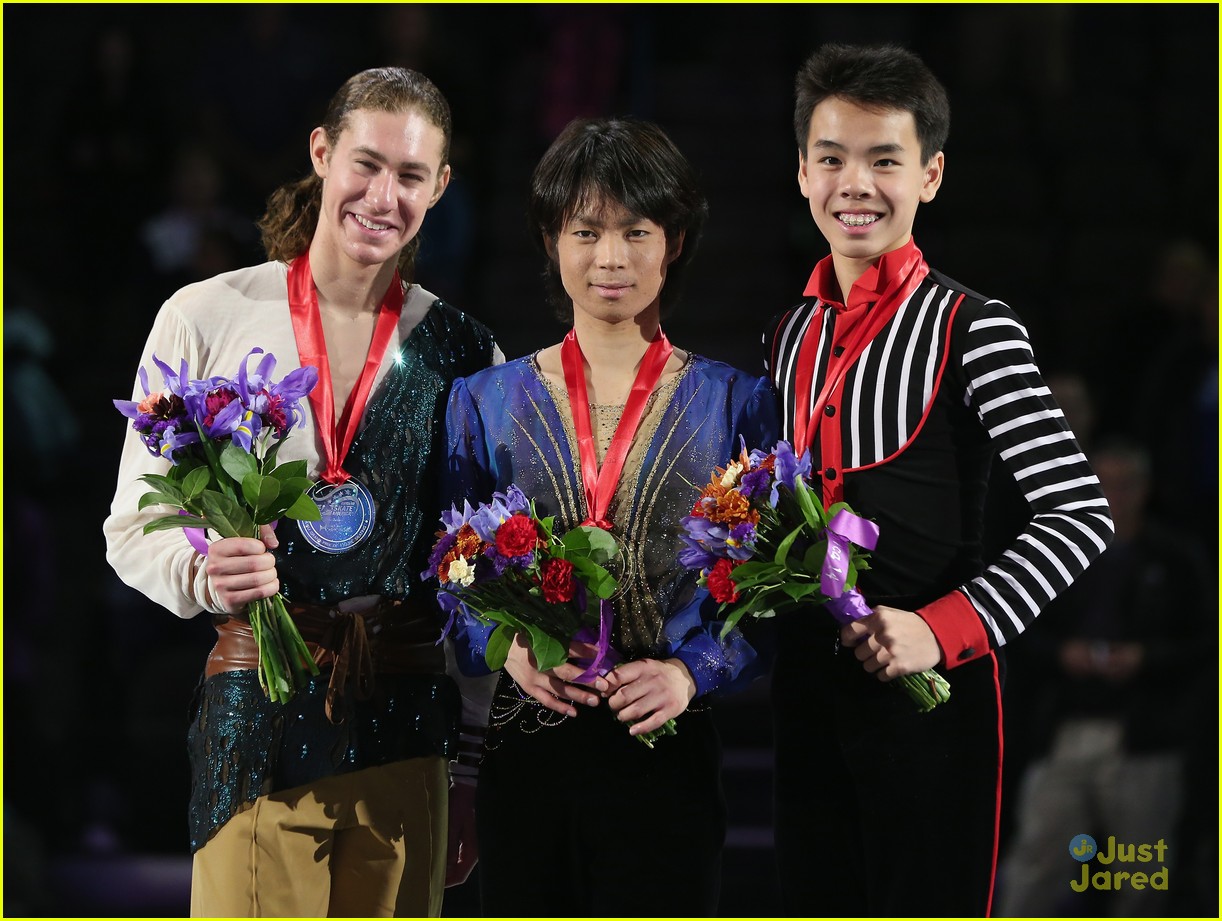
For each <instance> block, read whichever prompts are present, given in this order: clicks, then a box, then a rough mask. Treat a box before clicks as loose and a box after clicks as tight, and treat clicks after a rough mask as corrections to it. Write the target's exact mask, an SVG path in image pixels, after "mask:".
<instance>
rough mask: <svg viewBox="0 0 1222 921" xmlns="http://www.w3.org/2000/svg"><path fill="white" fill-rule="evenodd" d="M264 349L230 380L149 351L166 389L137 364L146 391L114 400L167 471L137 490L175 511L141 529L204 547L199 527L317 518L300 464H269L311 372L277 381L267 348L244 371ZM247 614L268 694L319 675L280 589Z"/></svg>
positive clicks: (283, 692)
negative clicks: (192, 374)
mask: <svg viewBox="0 0 1222 921" xmlns="http://www.w3.org/2000/svg"><path fill="white" fill-rule="evenodd" d="M262 352H263V350H262V349H253V350H252V351H251V352H250V354H248V355H247V356H246V358H245V359H244V360H243V361H242V365H241V367H239V368H238V373H237V376H236V377H234V378H225V377H211V378H208V379H206V380H192V379H190V378H189V377H188V373H187V362H186V360H185V359H184V360H183V361H182V362H181V364H180V366H179V370H178V372H177V373H175V371H174V369H172V368H171V367H170V366H169V365H167V364H165V363H164V362H162V361H160V360H158V358H157V357H156V356H155V355H154V356H153V364H155V365H156V366H157V368H158V370H160V371H161V374H162V377H163V378H164V380H165V389H164V390H158V391H150V390H149V382H148V372H147V371H146V370H145V369H144V368H141V369H140V384H141V386H142V387H143V388H144V392H145V394H146V396H145V398H144V399H143V400H141V401H139V402H136V401H132V400H115V401H114V404H115V407H116V408H117V409H118V410H119V412H121V413H122V414H123V415H125V416H127V417H128V418H129V419H131V420H132V428H133V429H135V430H136V432H137V433H139V435H140V440H141V441H143V442H144V444H145V446H146V447H147V448H148V450H149V453H150V454H152V455H153V456H155V457H162V458H165V459H166V460H168V461H169V462H170V464H171V467H170V469H169V471H168V473H167V475H164V476H162V475H160V474H152V473H149V474H145V475H144V476H142V477H140V479H141V480H143V481H144V482H146V483H148V484H149V485H150V486H151V487H152V491H151V492H148V493H145V494H144V495H143V496H141V497H140V503H139V507H140V508H141V509H145V508H148V507H149V506H150V505H165V506H169V507H170V508H173V509H177V510H178V511H177V513H176V514H173V515H165V516H162V517H160V518H155V519H154V520H152V521H150V522H149V523H148V524H146V525H145V526H144V533H145V534H149V533H151V532H153V531H161V530H166V529H169V528H184V529H187V530H186V536H187V539H188V540H189V541H190V542H191V545H192V546H193V547H195V549H196V550H198V551H199V552H200V553H202V554H207V552H208V547H207V544H206V543H205V542H204V540H203V533H202V532H203V531H212V532H214V533H215V534H216V535H217V536H218V537H222V538H225V537H254V538H257V537H258V536H259V529H260V527H261V526H262V525H265V524H271V523H272V522H275V521H277V520H278V519H280V518H282V517H288V518H295V519H299V520H311V521H317V520H318V518H319V511H318V506H317V505H316V504H315V502H314V500H313V499H311V498H310V496H309V495H308V494H307V490H308V489H309V488H310V486H311V482H310V480H309V478H308V477H307V476H306V472H307V468H306V462H305V461H292V462H290V463H287V464H280V465H277V464H276V462H275V458H276V454H277V452H278V451H279V449H280V446H281V445H282V444H283V443H284V439H285V437H287V435H288V433H289V431H290V430H291V429H292V428H294V427H295V426H297V425H300V424H301V422H302V421H303V419H304V410H303V409H302V407H301V399H302V397H304V396H305V395H306V394H307V393H309V392H310V390H311V389H313V387H314V385H315V383H316V382H317V380H318V371H317V370H316V369H315V368H313V367H304V368H298V369H296V370H294V371H291V372H290V373H289V374H287V375H286V376H285V377H284V379H283V380H282V381H280V382H279V383H275V382H273V381H272V380H271V373H272V371H273V370H274V369H275V367H276V359H275V356H273V355H265V356H264V357H263V359H262V360H261V361H260V362H259V365H258V367H257V368H256V369H255V371H254V372H253V373H251V372H250V371H249V370H248V365H249V362H250V358H251V356H253V355H256V354H262ZM246 613H247V615H248V616H249V619H250V626H251V630H252V631H253V633H254V635H255V639H256V641H257V642H258V645H259V683H260V684H261V685H262V686H263V689H264V691H265V692H266V693H267V696H268V697H269V698H270V699H271V700H273V701H278V702H279V701H286V700H288V699H289V698H291V697H292V696H293V694H294V693H295V692H296V689H297V686H298V685H299V684H300V683H301V682H302V681H303V680H305V678H306V677H307V676H308V675H310V674H314V675H316V674H318V666H317V665H315V664H314V660H313V658H312V657H311V656H310V653H309V650H308V649H307V647H306V645H305V642H304V641H303V640H302V638H301V634H300V632H298V630H297V625H296V624H294V623H293V620H292V618H291V617H290V616H289V614H288V611H287V610H285V606H284V599H283V597H282V596H281V595H280V594H279V593H277V594H275V595H274V596H272V597H271V598H267V599H261V600H259V601H253V602H251V603H250V604H249V605H248V606H247V609H246Z"/></svg>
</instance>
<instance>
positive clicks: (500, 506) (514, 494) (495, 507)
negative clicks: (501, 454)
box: [470, 483, 530, 544]
mask: <svg viewBox="0 0 1222 921" xmlns="http://www.w3.org/2000/svg"><path fill="white" fill-rule="evenodd" d="M516 514H522V515H529V514H530V500H529V499H527V498H526V494H525V493H524V492H522V490H520V489H519V488H518V487H517V486H514V485H513V484H512V483H511V484H510V485H509V488H508V489H506V490H505V491H504V492H494V493H493V494H492V501H491V502H487V503H485V504H483V505H481V506H480V507H479V509H478V510H476V512H475V514H474V515H472V516H471V518H470V521H471V527H473V528H475V533H476V534H478V535H479V536H480V539H481V540H483V541H486V542H487V543H489V544H493V543H496V529H497V528H499V527H500V526H501V525H502V524H503V523H504V522H505V521H507V520H508V519H509V518H510V517H512V516H513V515H516Z"/></svg>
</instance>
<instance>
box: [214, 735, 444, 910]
mask: <svg viewBox="0 0 1222 921" xmlns="http://www.w3.org/2000/svg"><path fill="white" fill-rule="evenodd" d="M448 797H449V792H448V781H447V765H446V762H445V760H444V759H443V758H441V757H439V756H430V757H425V758H413V759H411V760H408V761H400V762H397V763H395V764H388V765H383V766H380V767H372V768H365V769H364V770H361V771H354V772H352V773H351V774H339V775H336V776H334V777H327V778H324V779H322V780H320V781H318V782H316V783H312V784H306V785H304V786H300V787H294V788H293V789H291V790H284V791H282V792H278V793H273V794H271V795H269V796H261V797H259V799H257V800H255V802H253V803H250V804H249V805H248V806H247V807H246V808H244V809H243V810H242V811H240V812H239V813H238V814H237V815H235V816H234V817H233V818H231V819H230V820H229V821H228V822H226V823H225V824H224V825H223V826H222V827H221V828H220V829H219V830H218V831H217V833H216V834H215V835H214V836H213V837H212V839H211V840H210V841H209V842H208V843H207V844H206V845H205V846H204V847H202V848H201V849H200V850H199V851H197V852H196V853H195V859H194V863H193V867H192V876H191V916H192V917H197V918H198V917H226V918H236V917H241V918H287V917H295V918H323V917H364V918H388V917H426V916H427V917H437V916H438V915H440V913H441V899H442V894H443V893H444V891H445V888H444V887H445V869H446V834H447V807H448Z"/></svg>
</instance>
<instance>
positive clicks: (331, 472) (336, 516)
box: [288, 251, 403, 553]
mask: <svg viewBox="0 0 1222 921" xmlns="http://www.w3.org/2000/svg"><path fill="white" fill-rule="evenodd" d="M288 294H289V315H290V317H291V318H292V322H293V334H294V336H295V337H296V339H297V353H298V355H299V356H300V359H301V364H302V365H313V366H314V367H316V368H317V369H318V385H317V386H316V387H315V388H314V389H313V390H312V391H310V395H309V399H310V407H311V408H312V409H313V410H314V424H315V426H316V427H317V429H318V434H319V437H320V438H321V440H322V445H323V470H322V473H321V474H320V475H319V482H318V483H316V484H315V485H314V486H313V487H311V489H310V493H309V494H310V496H311V498H313V499H314V501H315V502H317V503H318V508H319V511H320V512H321V513H322V518H321V519H320V520H319V521H300V522H298V525H299V528H300V530H301V535H302V536H303V537H304V538H305V539H306V541H307V542H308V543H309V544H310V546H312V547H315V548H316V549H318V550H322V551H323V552H325V553H344V552H345V551H347V550H351V549H352V548H353V547H355V546H357V545H358V544H360V543H361V542H362V541H363V540H365V539H366V538H367V537H368V536H369V534H370V532H371V531H372V530H373V522H374V515H375V513H376V506H375V504H374V501H373V495H372V494H371V493H370V492H369V488H368V487H367V486H365V484H364V483H362V482H360V481H359V480H358V479H356V478H355V477H353V476H352V475H351V474H350V473H348V471H346V470H345V469H344V466H343V462H344V458H345V457H346V456H347V454H348V449H349V448H351V447H352V441H353V439H354V438H355V437H356V432H357V429H358V428H359V427H360V424H361V416H362V415H363V414H364V412H365V405H366V403H367V402H368V401H369V393H370V391H371V390H372V389H373V381H374V378H375V377H376V376H377V373H378V369H379V368H380V367H381V365H382V359H383V358H385V356H386V350H387V349H388V348H389V347H390V342H391V339H392V338H393V337H394V334H395V330H396V329H398V326H399V315H400V313H401V312H402V310H403V284H402V282H401V281H400V279H399V273H398V272H397V271H396V272H395V275H394V278H392V279H391V282H390V287H389V288H387V289H386V294H385V295H384V296H383V298H382V304H381V306H380V307H379V308H378V318H377V322H376V324H375V326H374V331H373V340H372V341H371V342H370V343H369V354H368V356H367V357H366V358H365V366H364V367H363V368H362V369H361V376H360V377H359V378H357V382H356V385H355V386H354V387H353V388H352V393H351V394H350V395H349V396H348V401H347V402H346V403H345V404H344V410H343V413H342V414H341V415H340V417H339V419H338V420H337V419H336V418H335V391H334V387H333V384H332V381H331V362H330V360H329V359H328V357H327V345H326V340H325V338H324V336H323V328H322V314H321V313H320V312H319V309H318V291H317V289H316V288H315V287H314V277H313V275H312V274H311V273H310V254H309V252H308V251H307V252H304V253H302V254H301V255H300V256H298V257H297V258H296V259H294V260H293V263H292V265H290V266H289V277H288Z"/></svg>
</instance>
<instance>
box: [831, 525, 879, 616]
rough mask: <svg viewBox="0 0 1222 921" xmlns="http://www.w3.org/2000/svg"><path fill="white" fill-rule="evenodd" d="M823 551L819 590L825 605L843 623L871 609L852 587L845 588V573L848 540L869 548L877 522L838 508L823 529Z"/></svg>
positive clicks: (875, 532)
mask: <svg viewBox="0 0 1222 921" xmlns="http://www.w3.org/2000/svg"><path fill="white" fill-rule="evenodd" d="M824 535H825V536H826V537H827V553H826V555H825V556H824V557H823V572H822V574H821V576H820V582H819V591H821V592H823V594H825V595H827V597H828V599H829V601H828V602H827V609H828V610H829V611H830V612H831V614H832V616H833V617H835V618H836V620H837V621H838V622H839V623H842V624H847V623H850V622H852V621H854V620H857V619H858V618H861V617H865V616H866V615H868V614H870V613H872V612H871V610H870V606H869V605H868V604H866V600H865V599H864V598H863V597H861V593H860V592H859V591H857V589H855V588H849V589H846V588H845V583H846V582H847V581H848V576H849V544H851V543H852V544H856V545H857V546H859V547H862V548H863V549H866V550H873V549H874V548H875V546H876V545H877V544H878V525H876V524H875V523H874V522H873V521H867V520H866V519H865V518H862V517H860V516H858V515H854V514H853V513H852V512H850V511H849V510H848V509H841V510H840V511H838V512H837V513H836V514H835V515H833V516H832V520H831V521H829V522H828V524H827V530H826V531H825V532H824Z"/></svg>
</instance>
